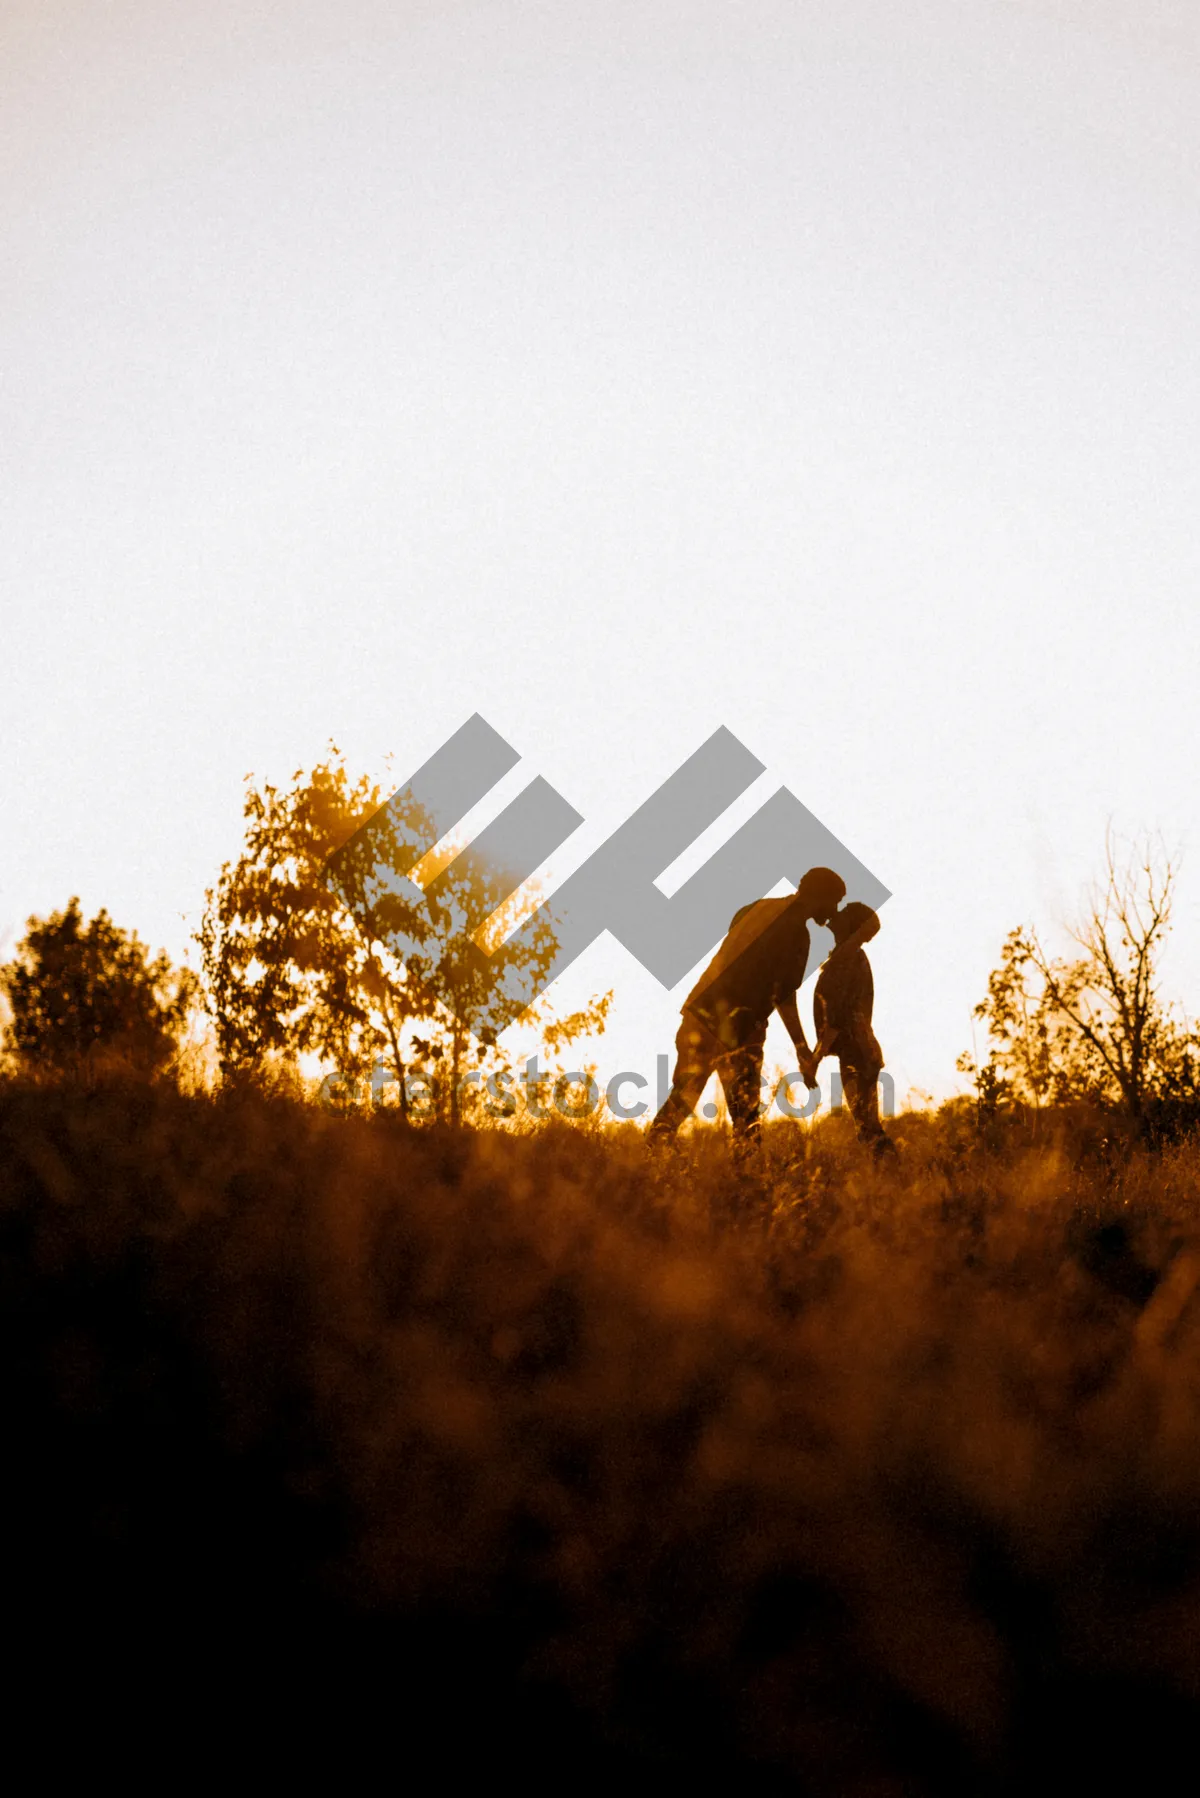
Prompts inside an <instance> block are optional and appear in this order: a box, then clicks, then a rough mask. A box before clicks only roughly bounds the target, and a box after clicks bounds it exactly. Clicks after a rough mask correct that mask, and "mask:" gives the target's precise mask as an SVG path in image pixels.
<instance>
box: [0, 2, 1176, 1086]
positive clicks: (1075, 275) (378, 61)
mask: <svg viewBox="0 0 1200 1798" xmlns="http://www.w3.org/2000/svg"><path fill="white" fill-rule="evenodd" d="M1198 194H1200V10H1198V9H1197V8H1196V6H1195V4H1194V0H1027V3H1024V0H935V3H929V0H909V3H906V4H904V5H903V6H901V5H896V4H893V5H883V4H879V3H878V0H871V3H867V0H836V3H834V0H829V3H819V4H818V3H805V0H787V3H786V4H785V3H783V0H779V3H775V0H760V3H755V0H747V3H743V4H733V3H732V0H726V3H725V4H713V3H711V0H689V4H687V5H683V4H675V3H667V0H634V3H629V0H596V3H592V0H556V3H555V4H552V5H551V4H516V3H513V0H507V3H495V0H485V3H481V4H476V5H463V4H440V3H435V0H427V3H425V4H411V5H409V4H403V3H399V4H387V5H385V4H376V3H368V0H337V4H334V3H333V0H296V3H294V4H291V5H289V6H286V7H284V6H279V5H268V4H263V3H262V0H237V3H236V4H232V3H230V0H206V4H205V5H203V6H200V5H199V4H197V3H196V0H189V3H188V4H181V3H179V0H153V3H152V4H151V3H149V0H147V3H144V4H133V3H128V0H126V3H122V0H114V3H113V4H110V5H106V6H104V7H102V8H101V7H97V6H95V5H94V4H92V3H91V0H75V3H72V4H67V3H65V0H5V4H4V6H3V8H2V9H0V254H2V257H3V265H2V279H0V380H2V387H0V406H2V409H0V419H2V421H3V428H2V430H0V748H2V750H3V770H4V772H3V787H2V791H0V846H2V847H0V953H4V952H10V951H11V947H12V945H13V943H14V942H15V941H16V940H17V938H18V937H19V935H20V934H21V931H22V929H23V927H24V923H25V920H26V918H27V917H28V916H29V915H30V914H32V913H40V914H44V913H45V912H46V911H48V910H50V909H52V908H54V907H58V906H61V905H62V904H64V903H65V901H66V899H67V898H68V897H69V896H70V895H71V894H72V893H78V894H79V895H80V897H81V899H82V901H83V904H84V907H85V910H87V911H88V912H89V913H90V912H91V911H92V910H94V909H96V908H98V907H99V906H101V905H104V906H106V907H107V908H108V909H109V911H110V912H111V913H112V915H113V916H114V917H115V918H116V920H117V921H118V922H119V923H122V924H124V925H126V926H127V927H129V928H133V929H136V930H137V931H138V932H139V934H141V935H142V936H143V937H144V938H145V939H146V940H147V941H149V942H150V943H151V944H152V946H153V947H155V948H157V947H159V946H163V947H166V948H167V949H168V950H169V951H170V952H171V953H172V954H173V955H175V956H177V957H179V958H182V957H183V956H184V955H185V953H188V951H189V939H190V933H191V932H192V931H193V930H194V929H195V928H196V927H197V925H198V923H199V917H200V913H201V910H202V907H203V902H204V892H205V889H206V887H208V886H210V885H211V884H212V883H213V881H214V879H215V877H216V875H217V872H218V870H219V867H220V865H221V863H222V862H223V861H224V860H225V859H227V858H229V857H232V856H235V855H236V853H237V851H238V848H239V844H240V837H241V819H240V815H241V804H242V796H243V784H242V783H243V779H244V777H245V775H246V774H247V773H253V774H254V775H255V777H257V778H259V779H269V780H272V781H274V782H276V783H279V782H286V781H287V780H288V778H289V777H290V776H291V775H292V773H293V772H294V771H295V770H297V769H299V768H311V767H312V766H313V765H314V764H315V763H316V762H317V761H319V760H320V759H321V758H322V756H323V753H324V750H325V747H326V745H327V744H328V742H329V741H330V740H331V739H332V740H333V741H335V742H336V743H337V744H338V745H339V746H340V747H341V749H342V750H343V751H344V752H345V754H346V756H347V758H348V760H349V762H350V763H351V765H352V766H353V767H354V768H356V769H357V768H362V769H366V770H370V771H371V772H373V773H376V774H379V775H381V776H382V775H383V773H384V771H385V768H386V766H387V762H386V758H387V757H388V756H392V757H393V758H394V761H393V763H392V767H393V770H394V773H395V774H396V776H397V777H399V776H402V775H406V774H407V773H409V772H410V771H411V770H412V769H414V768H415V767H416V766H417V765H418V764H419V763H420V762H422V761H424V760H425V759H426V757H427V756H429V755H430V754H431V753H432V752H433V751H434V750H435V749H436V748H437V747H438V745H439V744H440V743H441V742H442V741H444V739H445V738H446V737H448V736H449V735H450V734H451V732H452V731H453V730H455V729H456V728H457V727H458V726H459V725H460V724H461V723H462V722H463V721H464V719H465V718H467V717H468V716H469V715H470V714H472V713H473V712H476V711H478V712H480V713H482V715H483V716H484V717H485V718H487V719H488V721H489V722H490V723H491V724H493V725H494V726H495V727H496V729H497V730H499V731H500V732H501V733H502V734H503V735H504V736H505V737H506V738H507V739H508V741H509V742H510V743H512V744H513V746H514V747H515V748H516V749H518V750H519V751H520V752H521V754H522V756H523V758H524V760H523V761H522V764H521V767H520V770H519V771H517V773H516V775H515V776H513V777H508V778H507V780H506V782H505V783H504V784H503V785H502V787H499V788H497V791H496V803H497V804H498V803H499V802H500V801H501V800H502V799H503V798H504V797H505V796H510V795H511V793H512V792H513V791H515V790H517V788H518V787H519V786H520V785H521V784H523V782H524V781H526V780H528V779H529V778H531V777H532V776H533V775H534V774H542V775H544V776H545V777H546V779H548V780H549V781H551V783H552V784H553V785H554V786H556V787H557V788H558V789H559V790H560V792H562V793H563V794H564V795H565V796H566V797H567V798H568V799H569V800H570V801H571V802H572V804H573V805H575V806H576V807H577V808H578V810H579V811H580V812H581V813H582V814H583V817H584V820H585V823H584V825H583V826H581V827H580V829H579V831H578V832H577V833H576V835H575V837H573V838H572V839H571V840H570V843H569V844H568V845H567V846H566V847H565V848H564V850H563V851H562V852H560V853H559V855H558V856H557V857H556V858H555V859H554V863H553V866H552V867H551V868H550V869H549V870H548V871H547V872H548V875H549V878H550V882H551V884H552V883H553V879H554V878H555V877H556V876H559V875H561V874H563V873H566V872H569V871H570V869H571V867H573V866H575V865H577V864H578V862H580V861H582V860H583V859H584V857H585V856H586V855H587V854H588V853H589V852H590V850H591V849H593V848H594V847H595V846H596V844H597V843H599V842H600V841H601V840H603V838H604V837H605V836H607V835H608V833H609V832H610V831H611V830H613V829H615V828H616V826H617V825H618V824H620V823H621V822H622V821H623V820H624V819H625V818H626V817H627V816H628V814H629V813H630V811H632V809H633V808H634V807H635V806H636V805H637V804H638V803H640V801H641V800H642V799H644V798H645V797H647V796H648V794H649V793H650V792H652V791H653V790H654V789H655V788H656V787H657V786H658V785H659V784H660V783H661V782H662V781H663V780H664V779H665V778H666V777H667V776H668V775H669V774H670V773H671V772H672V771H673V770H674V769H675V768H676V767H677V766H678V765H679V763H680V762H682V761H683V760H684V759H685V757H686V756H687V755H688V754H690V753H691V751H692V750H693V749H695V748H696V747H697V746H698V745H699V744H700V743H701V742H702V741H704V740H705V739H706V738H707V737H708V736H709V735H710V734H711V733H712V732H713V731H714V730H715V729H717V728H718V726H721V725H724V726H726V727H727V728H728V729H729V730H731V731H732V732H733V733H734V734H735V736H737V737H738V738H739V739H740V740H741V741H742V742H743V743H744V744H746V745H747V747H748V748H750V749H751V750H753V752H754V753H755V754H756V755H757V756H758V758H759V759H760V760H761V761H762V762H763V763H764V764H765V767H766V770H767V772H766V773H765V774H764V775H763V776H762V777H760V780H759V782H757V783H756V785H755V787H754V789H753V790H752V791H751V793H750V794H749V795H747V796H746V799H745V801H744V802H743V803H742V804H741V805H740V806H739V807H738V808H735V809H734V811H733V812H731V813H730V814H729V817H728V818H727V820H726V821H725V827H724V828H725V834H729V833H730V832H731V831H732V828H733V827H734V825H735V823H737V822H740V820H741V818H743V817H744V816H746V815H748V812H749V811H751V810H753V809H754V807H755V805H756V804H758V803H761V801H762V800H763V799H764V798H766V797H767V796H768V795H769V794H770V792H772V791H773V790H775V788H777V787H778V786H780V785H785V786H787V787H788V788H790V790H791V791H792V792H794V793H795V794H796V796H797V797H798V798H800V799H801V800H802V801H803V802H804V804H805V805H807V806H808V807H809V808H810V809H811V810H812V811H814V812H816V813H817V815H818V816H819V817H820V818H821V819H822V820H823V821H824V823H826V824H827V825H828V826H829V828H830V829H831V830H832V831H833V832H834V833H835V834H836V835H837V836H838V837H839V838H840V839H841V840H842V841H843V842H844V843H846V844H847V845H848V847H849V848H850V849H851V850H853V852H854V853H855V854H856V855H857V856H858V857H859V858H860V859H861V860H862V861H863V862H864V863H866V865H867V866H868V867H869V868H871V869H872V870H873V871H874V872H875V873H876V874H877V875H878V877H879V878H880V879H881V880H882V881H883V882H884V884H885V885H886V886H887V887H889V888H890V889H891V891H892V894H893V897H892V898H891V899H890V900H889V901H888V903H887V905H886V907H885V909H884V913H883V929H882V930H881V933H880V935H879V937H878V938H877V939H876V940H875V942H874V944H873V945H872V949H871V957H872V961H873V964H874V968H875V977H876V991H877V999H876V1029H877V1033H878V1035H879V1037H880V1040H881V1042H882V1044H883V1047H884V1051H885V1055H886V1058H887V1062H888V1066H889V1069H890V1070H891V1071H892V1073H893V1075H894V1078H895V1080H896V1086H897V1092H898V1094H900V1095H904V1094H905V1093H908V1092H914V1093H917V1094H920V1093H927V1094H931V1095H933V1096H935V1097H942V1096H944V1095H946V1094H948V1093H950V1092H953V1091H955V1090H959V1089H961V1087H962V1085H963V1082H962V1078H961V1076H959V1075H957V1074H956V1073H955V1069H954V1063H955V1059H956V1057H957V1056H958V1055H959V1054H960V1053H961V1052H962V1051H963V1050H964V1049H969V1048H970V1047H971V1041H972V1020H971V1010H972V1007H973V1005H974V1004H975V1003H976V1001H977V1000H978V999H979V998H980V997H981V996H982V994H983V991H984V989H985V986H986V980H987V974H988V971H989V969H990V968H991V967H993V966H994V965H995V963H996V961H997V959H998V954H999V949H1000V945H1001V943H1002V941H1003V938H1004V936H1005V934H1006V933H1007V931H1008V930H1009V929H1011V928H1012V927H1013V926H1014V925H1016V924H1019V923H1021V922H1023V921H1026V920H1031V921H1034V922H1036V923H1038V924H1039V925H1040V926H1042V927H1043V928H1044V929H1045V930H1046V932H1047V934H1048V935H1049V936H1050V937H1051V938H1053V937H1054V933H1055V930H1056V929H1057V928H1059V927H1060V926H1061V925H1062V924H1063V923H1064V922H1066V921H1067V920H1069V918H1070V916H1071V914H1072V912H1073V910H1074V909H1075V908H1076V906H1077V904H1078V901H1079V898H1080V894H1081V891H1082V889H1083V888H1084V886H1085V884H1086V883H1087V881H1088V880H1089V879H1090V878H1091V877H1092V876H1093V875H1094V874H1095V873H1096V872H1097V871H1098V870H1099V868H1100V865H1101V862H1102V858H1103V851H1104V836H1105V829H1106V826H1107V825H1108V824H1109V822H1110V821H1111V822H1112V823H1113V824H1114V825H1115V826H1116V828H1117V829H1118V830H1120V831H1125V832H1127V833H1132V832H1136V831H1139V830H1142V829H1146V828H1150V829H1158V830H1161V831H1162V832H1163V834H1164V836H1165V837H1166V839H1167V840H1168V841H1169V842H1170V843H1172V844H1173V845H1175V846H1177V847H1178V848H1180V849H1181V850H1182V852H1183V869H1182V874H1181V877H1180V886H1179V905H1178V910H1177V916H1176V930H1175V936H1174V939H1173V942H1172V946H1171V950H1170V954H1169V958H1168V964H1167V974H1168V985H1169V987H1170V990H1171V991H1172V992H1173V993H1174V994H1177V996H1178V997H1179V998H1180V1000H1181V1001H1182V1002H1183V1004H1184V1006H1185V1008H1186V1009H1188V1010H1189V1011H1190V1012H1191V1013H1192V1014H1195V1013H1196V1012H1200V866H1197V863H1196V856H1195V853H1194V850H1195V847H1197V845H1196V809H1197V800H1196V791H1197V789H1196V780H1195V772H1194V750H1195V744H1196V740H1197V730H1196V724H1195V707H1196V688H1197V674H1198V672H1200V622H1198V619H1200V608H1198V607H1197V604H1196V597H1197V588H1198V579H1197V577H1198V575H1200V534H1198V529H1197V520H1198V519H1200V429H1198V422H1200V347H1198V346H1200V331H1198V330H1197V324H1198V318H1197V311H1198V307H1197V296H1198V295H1200V203H1198V201H1197V195H1198ZM485 809H486V808H485ZM493 809H495V807H493ZM720 837H721V829H718V830H717V831H716V832H715V833H714V835H713V836H712V838H711V841H712V842H715V841H717V840H719V839H720ZM706 840H707V839H706ZM1189 851H1192V853H1191V856H1190V859H1189ZM664 884H669V882H665V883H664ZM190 955H191V959H192V961H193V962H194V961H195V959H196V954H195V950H194V947H193V948H192V949H191V951H190ZM688 984H689V982H681V983H680V986H679V987H678V988H677V989H675V991H674V992H673V993H672V992H666V991H664V990H663V989H662V988H661V987H659V986H658V985H657V983H656V982H655V981H654V980H653V978H652V977H651V976H649V975H648V974H647V973H646V972H645V971H644V970H643V969H641V968H640V967H639V965H638V964H637V963H636V962H635V961H634V960H633V959H632V958H631V957H630V956H629V955H628V954H627V953H626V952H625V951H624V950H623V949H621V948H620V947H619V946H617V945H615V944H614V943H613V942H612V941H611V939H605V940H602V941H601V942H598V943H597V944H595V945H594V946H593V948H592V949H591V950H589V951H588V953H587V955H586V956H584V957H583V958H581V960H580V961H579V962H578V963H577V964H576V967H575V968H574V969H573V970H572V971H571V973H570V975H568V976H565V977H564V980H563V982H562V985H563V988H564V991H563V993H562V994H561V999H562V1002H563V1003H564V1004H569V1003H574V1002H575V1001H576V1000H577V999H578V998H579V997H580V996H586V994H587V993H588V992H591V991H597V990H604V989H607V988H609V987H611V988H613V990H614V993H615V998H614V1004H613V1011H612V1014H611V1023H610V1028H609V1035H608V1038H607V1040H606V1042H605V1043H604V1044H602V1045H601V1046H600V1047H599V1048H598V1049H597V1050H596V1051H595V1054H596V1056H597V1057H598V1058H599V1059H601V1061H602V1063H603V1065H604V1067H605V1068H606V1069H607V1068H609V1067H610V1066H611V1067H612V1068H613V1069H615V1068H616V1067H617V1065H618V1064H620V1065H621V1066H625V1067H631V1068H639V1067H645V1068H646V1069H647V1070H648V1071H652V1067H653V1058H654V1056H655V1055H656V1054H657V1053H660V1052H664V1051H667V1050H669V1048H670V1046H671V1041H672V1038H673V1036H674V1031H675V1027H676V1023H677V1014H678V1005H679V1000H680V998H681V996H682V994H683V993H684V992H685V991H686V990H687V985H688ZM568 989H569V990H568ZM773 1029H776V1030H777V1029H778V1025H775V1026H773ZM772 1044H773V1045H774V1046H775V1047H777V1048H780V1050H781V1055H782V1051H783V1050H786V1041H785V1039H782V1038H781V1039H779V1042H778V1043H777V1042H776V1040H775V1038H772Z"/></svg>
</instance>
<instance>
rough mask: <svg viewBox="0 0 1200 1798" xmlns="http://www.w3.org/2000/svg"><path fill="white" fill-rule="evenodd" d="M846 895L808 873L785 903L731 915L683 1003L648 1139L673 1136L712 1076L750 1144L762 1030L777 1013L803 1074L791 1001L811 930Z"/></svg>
mask: <svg viewBox="0 0 1200 1798" xmlns="http://www.w3.org/2000/svg"><path fill="white" fill-rule="evenodd" d="M845 895H846V883H845V881H844V880H843V879H842V877H841V875H840V874H835V873H834V872H833V870H832V869H831V868H810V869H809V871H808V873H807V874H806V875H805V876H804V878H803V880H802V881H801V882H800V885H799V886H798V887H797V889H796V891H795V892H794V893H793V894H792V895H791V896H790V897H789V898H787V899H758V900H756V901H755V902H754V904H752V905H744V906H743V907H742V909H741V910H740V911H739V912H735V913H734V915H733V918H732V919H731V920H730V925H729V930H728V933H727V934H726V937H725V940H724V942H723V943H722V944H721V947H720V948H719V949H718V950H717V953H716V954H715V955H714V956H713V959H712V960H711V961H710V962H709V964H708V966H707V968H705V970H704V972H703V974H701V976H700V978H699V980H698V981H697V982H696V984H695V986H694V987H693V988H692V990H691V992H690V993H689V994H688V996H687V998H686V999H685V1000H684V1002H683V1015H682V1018H681V1021H680V1025H679V1031H678V1034H677V1035H676V1038H675V1077H674V1080H673V1083H672V1086H671V1092H670V1095H669V1096H668V1098H667V1100H666V1102H665V1104H664V1105H663V1107H662V1109H661V1110H660V1111H659V1113H658V1116H657V1117H656V1118H655V1119H654V1122H653V1123H652V1124H651V1126H650V1130H651V1133H652V1134H653V1135H660V1136H661V1135H666V1134H669V1133H671V1132H673V1131H675V1130H678V1128H679V1126H680V1124H682V1123H683V1121H684V1119H685V1118H687V1117H689V1116H690V1115H691V1113H692V1111H693V1109H694V1107H695V1105H696V1101H697V1100H698V1099H699V1097H700V1094H701V1093H702V1092H703V1091H704V1088H705V1086H706V1085H707V1084H708V1078H709V1075H710V1074H713V1073H716V1074H717V1076H718V1078H719V1079H720V1082H721V1086H722V1088H723V1090H724V1093H725V1099H726V1102H727V1104H728V1106H729V1115H730V1117H731V1119H732V1120H733V1128H734V1133H735V1135H737V1136H738V1137H739V1138H742V1139H750V1138H752V1137H753V1136H754V1134H755V1132H756V1131H757V1130H758V1126H759V1102H760V1091H761V1085H762V1058H763V1043H764V1042H765V1040H766V1035H767V1022H768V1020H769V1018H770V1016H771V1013H772V1012H773V1011H777V1012H778V1013H779V1015H780V1017H781V1018H782V1019H783V1023H784V1027H785V1028H786V1030H787V1033H788V1035H789V1036H790V1037H791V1039H792V1042H793V1043H794V1044H795V1046H796V1052H797V1055H798V1056H799V1057H800V1066H801V1067H803V1066H804V1065H805V1063H806V1062H807V1061H808V1060H809V1049H808V1043H807V1041H806V1040H805V1036H804V1030H803V1027H802V1026H801V1023H800V1013H799V1011H798V1010H797V1009H796V993H797V990H798V989H799V987H800V986H801V985H802V984H803V981H804V975H805V972H806V970H807V968H808V953H809V947H810V943H809V934H808V925H809V921H810V920H812V921H814V922H815V923H817V924H825V923H828V921H829V918H830V917H831V915H832V913H833V911H834V909H835V907H836V906H837V905H839V904H840V903H841V901H842V899H844V898H845Z"/></svg>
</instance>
